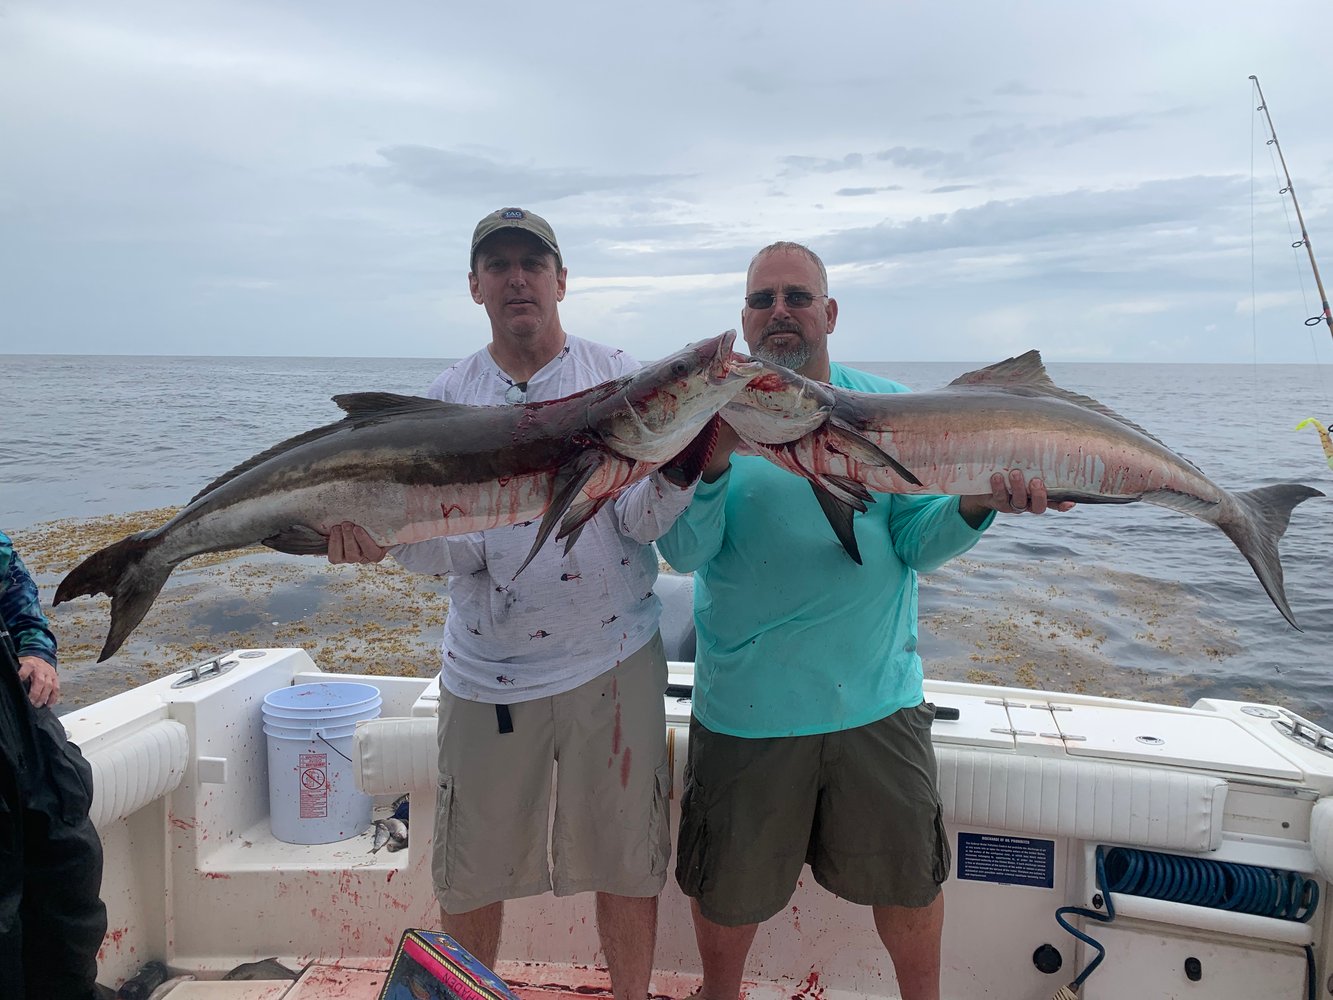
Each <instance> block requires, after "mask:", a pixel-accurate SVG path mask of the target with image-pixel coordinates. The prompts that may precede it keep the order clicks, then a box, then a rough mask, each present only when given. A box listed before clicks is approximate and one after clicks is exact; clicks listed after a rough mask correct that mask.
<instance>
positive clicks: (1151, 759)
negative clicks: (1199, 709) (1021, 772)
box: [1051, 705, 1305, 781]
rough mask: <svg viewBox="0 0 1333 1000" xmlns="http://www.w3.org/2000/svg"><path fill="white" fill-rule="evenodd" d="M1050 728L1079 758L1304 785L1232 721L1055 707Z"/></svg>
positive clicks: (1296, 770)
mask: <svg viewBox="0 0 1333 1000" xmlns="http://www.w3.org/2000/svg"><path fill="white" fill-rule="evenodd" d="M1056 707H1057V708H1058V709H1060V710H1058V711H1054V712H1052V713H1051V720H1052V725H1053V726H1054V727H1056V729H1057V730H1058V732H1059V735H1060V738H1061V739H1062V740H1063V741H1064V744H1065V750H1066V752H1068V753H1069V754H1071V755H1073V756H1078V757H1104V758H1112V759H1116V760H1138V761H1146V762H1148V763H1152V764H1161V765H1165V766H1172V765H1175V766H1177V767H1188V768H1198V769H1201V770H1207V771H1220V772H1223V773H1227V774H1239V775H1254V776H1257V777H1264V778H1279V779H1282V780H1285V781H1302V780H1303V779H1304V776H1305V775H1304V772H1303V771H1302V770H1301V769H1300V768H1298V767H1297V766H1295V765H1294V764H1293V763H1292V762H1291V761H1289V760H1287V759H1286V758H1285V757H1283V756H1281V755H1280V754H1279V753H1278V752H1277V751H1276V750H1273V749H1272V748H1270V747H1268V746H1265V745H1264V744H1263V743H1262V742H1260V741H1259V740H1258V739H1257V738H1256V737H1254V736H1253V735H1252V734H1251V733H1249V732H1247V731H1246V730H1245V729H1244V728H1242V727H1241V726H1239V725H1237V724H1236V723H1235V722H1233V721H1232V720H1231V719H1226V718H1222V717H1220V716H1214V715H1206V714H1202V713H1199V714H1194V713H1187V712H1162V711H1153V710H1150V709H1136V708H1129V707H1127V708H1120V707H1111V706H1103V705H1069V706H1068V711H1064V710H1063V709H1064V708H1065V707H1066V706H1064V705H1057V706H1056Z"/></svg>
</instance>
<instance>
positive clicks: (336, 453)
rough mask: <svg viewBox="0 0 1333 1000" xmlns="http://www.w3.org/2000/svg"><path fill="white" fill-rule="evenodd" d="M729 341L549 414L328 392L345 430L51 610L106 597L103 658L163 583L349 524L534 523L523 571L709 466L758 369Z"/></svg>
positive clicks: (78, 584) (76, 588)
mask: <svg viewBox="0 0 1333 1000" xmlns="http://www.w3.org/2000/svg"><path fill="white" fill-rule="evenodd" d="M735 336H736V335H735V333H734V332H727V333H724V334H721V335H719V336H717V337H713V338H711V339H710V340H705V341H700V342H699V343H697V344H692V345H691V346H690V347H687V348H686V349H685V350H683V351H680V352H678V353H676V354H673V355H671V356H670V357H667V358H664V359H663V360H661V361H658V362H655V363H653V364H649V365H646V366H644V367H643V368H641V369H640V370H639V371H637V372H635V373H634V374H632V375H627V376H624V377H622V378H619V379H614V380H612V381H609V382H605V383H603V384H601V385H598V386H594V387H593V388H591V389H587V390H584V391H583V392H579V393H575V394H574V395H572V396H567V397H566V398H564V399H559V400H553V401H551V402H544V403H532V404H528V405H523V406H464V405H460V404H457V403H442V402H439V401H437V400H432V399H423V398H420V397H416V396H399V395H393V394H390V393H354V394H351V395H346V396H337V397H335V398H334V401H335V402H336V403H337V404H338V405H339V406H340V407H342V409H343V410H344V411H345V412H346V414H347V415H346V417H344V418H343V419H342V420H341V421H339V422H338V423H334V424H329V425H327V426H325V427H319V428H316V429H315V430H312V431H308V432H307V433H305V434H302V435H299V436H298V437H294V438H291V439H290V440H287V441H284V442H282V443H281V444H278V445H275V446H274V447H272V448H270V449H268V450H267V451H265V452H263V453H261V454H259V455H256V456H255V457H254V458H252V459H250V460H249V461H247V462H245V463H244V464H242V465H240V466H237V467H236V468H235V469H233V470H232V471H231V472H228V473H227V474H225V475H224V476H222V477H221V478H220V479H218V480H216V481H215V482H214V483H212V484H211V485H209V486H208V487H206V488H205V489H204V490H203V492H201V493H200V494H199V495H198V496H196V497H195V498H194V499H193V500H191V501H190V504H189V505H188V506H187V507H186V508H185V509H184V510H182V511H181V512H180V513H179V514H177V515H176V516H175V517H173V518H172V519H171V520H170V521H168V522H167V523H166V524H164V525H162V526H161V527H159V528H155V529H153V530H151V531H142V532H139V533H137V534H134V535H130V536H129V537H127V538H123V539H121V540H120V541H118V542H116V543H114V544H112V545H109V546H107V547H106V548H104V549H102V550H101V551H99V552H95V553H94V554H93V555H91V556H89V557H88V558H87V559H85V560H84V561H83V562H82V563H80V564H79V565H78V566H76V567H75V568H74V569H73V570H72V571H71V572H70V573H69V575H68V576H66V577H65V579H64V580H63V581H61V584H60V586H59V587H58V588H57V590H56V596H55V603H56V604H60V603H62V602H64V601H68V600H70V599H71V598H75V597H80V596H82V595H85V594H110V595H111V628H110V631H109V632H108V634H107V639H106V644H105V646H104V647H103V649H102V653H101V655H100V656H99V657H98V659H99V660H105V659H106V658H107V657H108V656H111V655H112V654H113V653H115V651H116V650H117V649H119V648H120V646H121V644H122V643H123V642H124V641H125V639H126V637H127V636H128V635H129V634H130V632H131V631H133V629H134V627H135V626H136V625H138V624H139V622H140V621H141V620H142V619H143V616H144V615H145V614H146V613H147V612H148V609H149V608H150V607H152V604H153V601H154V600H156V598H157V595H158V592H159V591H160V590H161V589H162V585H163V584H164V583H165V582H166V580H167V577H168V576H169V575H170V574H171V571H172V570H173V569H175V568H176V566H177V565H178V564H179V563H181V562H182V561H184V560H186V559H188V558H190V557H191V556H195V555H200V554H202V553H205V552H221V551H225V550H228V549H237V548H242V547H244V546H247V545H254V544H256V543H262V544H264V545H267V546H269V547H270V548H273V549H277V550H278V551H280V552H289V553H294V554H298V555H323V554H324V553H326V552H327V551H328V538H327V534H328V531H329V530H330V529H331V528H332V527H333V526H334V525H336V524H339V523H340V522H343V521H351V522H354V523H356V524H359V525H361V526H362V527H363V528H365V529H366V530H367V531H368V532H369V533H370V534H371V536H372V537H373V538H374V539H375V540H376V541H377V542H378V543H379V544H380V545H384V546H387V545H393V544H397V543H400V542H416V541H422V540H424V539H427V538H435V537H439V536H441V535H457V534H464V533H468V532H474V531H481V530H483V529H487V528H494V527H498V526H500V525H506V524H519V523H521V522H526V521H535V520H537V519H538V518H540V519H541V525H540V528H539V530H538V531H537V535H536V539H535V540H534V542H533V545H532V549H531V551H530V553H529V555H528V559H529V560H531V558H532V556H533V555H535V554H536V552H537V550H538V549H539V548H541V546H542V544H543V543H544V542H545V541H546V539H547V538H548V537H549V536H550V534H551V533H552V532H553V531H554V530H555V529H556V526H557V525H559V526H560V530H559V532H558V534H557V537H558V538H566V537H567V538H568V539H569V540H570V541H569V544H573V540H574V539H575V538H577V536H578V533H579V530H580V529H581V528H582V526H583V525H584V524H585V523H587V521H588V520H590V519H591V518H592V517H593V516H594V515H595V514H596V513H597V511H598V510H599V509H600V508H601V507H602V505H603V504H605V503H606V502H607V501H608V500H612V499H614V497H615V496H617V495H618V494H619V493H620V492H621V491H622V490H624V489H625V488H626V487H627V486H629V485H630V484H632V483H634V482H637V481H638V480H640V479H643V478H644V477H645V476H647V475H648V474H649V473H651V472H652V471H653V470H655V469H657V468H660V467H661V466H662V465H664V464H665V463H667V462H668V461H670V460H673V459H674V460H675V461H674V462H673V464H674V465H678V466H684V469H685V476H686V478H688V477H689V476H690V475H691V474H692V475H697V474H698V471H699V469H701V468H702V466H703V463H704V462H705V461H706V460H707V455H706V454H693V452H694V451H696V450H702V451H706V450H709V449H711V447H712V441H713V439H714V436H713V435H700V431H702V430H704V429H705V428H706V427H707V426H708V424H709V421H710V420H712V419H713V417H714V415H715V414H716V413H717V411H718V410H719V409H720V408H721V407H722V406H723V405H725V404H726V402H727V401H728V400H730V399H731V398H732V396H734V395H735V394H736V393H737V392H739V391H740V390H741V389H742V388H743V387H744V385H745V383H746V381H747V380H748V379H749V378H750V377H751V376H753V375H755V374H758V373H759V371H760V370H761V367H760V365H759V363H758V362H753V361H749V360H747V359H745V358H744V357H741V356H739V355H733V354H732V353H731V346H732V343H733V342H734V340H735ZM697 437H702V438H704V439H706V440H705V441H704V443H703V447H702V449H698V448H691V442H693V441H695V439H696V438H697ZM682 452H687V454H686V455H685V456H681V453H682ZM523 565H524V566H526V565H527V562H526V561H525V562H524V564H523ZM519 569H520V571H521V570H522V567H519Z"/></svg>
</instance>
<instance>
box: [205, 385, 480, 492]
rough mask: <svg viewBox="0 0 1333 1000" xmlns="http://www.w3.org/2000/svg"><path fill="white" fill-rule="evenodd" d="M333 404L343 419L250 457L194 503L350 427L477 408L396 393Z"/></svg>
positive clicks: (357, 395) (358, 395)
mask: <svg viewBox="0 0 1333 1000" xmlns="http://www.w3.org/2000/svg"><path fill="white" fill-rule="evenodd" d="M333 401H334V402H335V403H337V404H338V406H339V407H340V408H341V409H342V410H343V412H344V413H346V414H347V415H346V416H345V417H343V419H342V420H339V421H337V422H336V423H332V424H325V425H324V426H323V427H315V428H313V429H311V430H308V431H305V432H304V433H301V434H298V435H296V437H290V438H288V439H287V440H285V441H279V442H278V443H277V444H275V445H274V446H273V447H271V448H266V449H264V450H263V451H261V452H260V453H259V454H258V455H253V456H251V457H250V458H247V459H246V460H245V461H244V462H242V463H241V464H240V465H238V466H236V467H235V468H234V469H228V470H227V471H226V472H224V473H223V474H222V475H220V476H218V477H217V478H216V479H214V480H213V481H212V482H211V483H209V484H208V485H207V486H205V487H204V488H203V489H202V490H200V491H199V492H198V493H196V494H195V495H194V496H192V497H190V503H194V502H195V501H196V500H198V499H199V498H200V497H203V496H207V495H208V494H209V493H212V492H213V491H214V490H215V489H217V488H218V487H219V486H222V485H225V484H226V483H229V482H231V481H232V480H233V479H235V478H236V477H237V476H239V475H241V474H242V473H245V472H249V471H250V470H251V469H253V468H255V467H256V466H259V465H262V464H264V463H265V462H267V461H268V460H269V459H270V458H275V457H276V456H278V455H281V454H283V453H284V452H288V451H291V450H292V449H293V448H299V447H301V446H302V445H305V444H309V443H310V442H311V441H318V440H319V439H320V438H323V437H328V436H329V435H330V434H336V433H338V432H339V431H346V430H348V429H349V428H350V427H361V426H365V424H367V423H373V422H374V421H376V420H381V419H384V418H386V417H391V416H402V415H403V414H405V413H418V412H428V411H436V410H451V409H455V410H456V409H464V410H466V409H473V407H469V406H465V405H464V404H462V403H445V402H442V401H440V400H438V399H427V398H426V397H425V396H402V395H399V394H397V393H392V392H348V393H344V394H342V395H340V396H334V397H333Z"/></svg>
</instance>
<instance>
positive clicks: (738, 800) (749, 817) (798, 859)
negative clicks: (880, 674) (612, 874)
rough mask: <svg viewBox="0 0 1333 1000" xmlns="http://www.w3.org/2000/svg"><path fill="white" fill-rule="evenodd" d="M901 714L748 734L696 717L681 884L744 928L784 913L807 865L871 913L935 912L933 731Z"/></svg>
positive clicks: (944, 842) (944, 866)
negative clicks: (887, 909)
mask: <svg viewBox="0 0 1333 1000" xmlns="http://www.w3.org/2000/svg"><path fill="white" fill-rule="evenodd" d="M934 718H935V707H934V706H933V705H931V704H929V703H927V702H923V703H922V704H920V705H918V706H916V707H915V708H904V709H901V710H900V711H897V712H894V713H893V714H892V715H890V716H888V717H887V718H884V719H880V720H879V721H878V722H872V723H870V724H869V725H865V726H860V727H859V728H856V729H848V730H844V731H842V732H836V733H824V734H819V735H814V736H788V737H780V738H775V739H747V738H743V737H736V736H726V735H723V734H721V733H714V732H712V731H710V730H708V729H706V728H705V727H704V726H703V725H702V724H701V723H700V722H699V720H698V719H694V718H692V719H691V720H690V746H689V758H688V762H687V764H686V769H685V791H684V795H683V796H682V798H681V818H680V837H679V839H678V841H677V845H676V881H677V882H679V883H680V887H681V889H682V890H683V891H684V892H685V894H686V895H687V896H692V897H694V898H695V899H696V900H698V902H699V908H700V910H701V911H702V912H703V915H704V916H705V917H707V918H708V919H709V920H711V921H713V922H714V923H717V924H722V925H724V926H728V927H736V926H740V925H742V924H757V923H762V922H763V921H765V920H767V919H768V918H769V917H771V916H773V915H774V914H776V913H778V912H779V911H780V910H782V909H784V908H785V907H786V905H787V903H788V901H789V900H790V899H791V896H792V893H793V892H794V891H795V889H796V882H797V879H798V878H799V877H800V874H801V866H802V865H804V864H807V863H808V864H809V865H810V868H811V870H812V871H813V873H814V877H815V880H816V881H817V882H818V883H819V884H820V885H822V886H823V887H824V888H826V889H828V890H829V891H830V892H832V893H834V894H836V895H838V896H840V897H842V898H843V899H846V900H850V901H851V902H853V903H861V904H864V905H869V906H911V907H920V906H927V905H929V904H930V903H931V902H932V901H933V900H934V899H935V897H936V896H937V895H938V894H939V891H940V885H941V884H942V883H943V882H944V880H945V879H947V878H948V877H949V865H950V853H949V843H948V838H947V836H946V834H945V832H944V820H943V815H942V809H941V807H940V798H939V792H938V791H937V786H936V775H937V769H936V764H935V750H934V747H933V746H932V745H931V742H930V726H931V723H932V722H933V721H934Z"/></svg>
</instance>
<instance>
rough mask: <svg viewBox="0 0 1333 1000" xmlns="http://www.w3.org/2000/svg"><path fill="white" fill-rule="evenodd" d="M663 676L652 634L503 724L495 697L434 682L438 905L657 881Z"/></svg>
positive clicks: (664, 777)
mask: <svg viewBox="0 0 1333 1000" xmlns="http://www.w3.org/2000/svg"><path fill="white" fill-rule="evenodd" d="M666 684H667V667H666V657H665V655H664V653H663V650H662V638H661V636H660V635H654V636H653V638H652V639H651V640H650V641H649V642H648V643H647V645H645V646H644V647H643V648H642V649H640V650H639V651H637V652H635V653H633V654H632V655H630V656H629V657H628V658H626V659H625V660H623V661H622V662H621V663H619V664H618V665H617V666H616V667H614V668H613V669H611V670H608V671H607V672H606V673H604V674H602V675H601V676H600V677H596V678H594V679H593V680H591V681H588V682H587V683H586V684H583V685H582V686H581V687H578V688H575V689H574V690H572V691H567V692H565V693H564V694H559V695H553V696H551V697H549V698H539V699H536V700H535V701H525V702H519V703H518V704H515V705H511V706H510V707H509V711H510V715H511V717H512V719H513V726H514V729H513V732H509V733H501V732H500V731H499V727H498V725H497V723H496V714H495V706H494V705H491V704H487V703H483V702H475V701H465V700H463V699H461V698H457V697H454V696H453V695H451V694H450V693H449V692H448V691H445V690H443V689H442V690H441V692H440V712H439V725H438V730H437V733H438V740H439V748H440V753H439V766H440V787H439V799H438V802H437V805H436V814H435V843H434V852H433V858H432V869H433V873H434V881H435V896H436V898H437V899H438V900H439V902H440V905H441V906H442V907H444V909H445V911H446V912H448V913H466V912H467V911H469V910H473V909H476V908H477V907H479V906H485V905H487V904H489V903H494V902H497V901H499V900H503V899H517V898H519V897H522V896H535V895H537V894H539V893H543V892H547V891H549V890H551V889H554V891H555V894H556V895H557V896H567V895H571V894H573V893H577V892H589V891H597V892H607V893H611V894H613V895H617V896H639V897H645V896H656V895H657V894H658V893H659V892H661V890H662V886H663V885H664V884H665V882H666V870H667V859H668V857H669V855H670V853H671V830H670V826H669V820H668V816H667V809H668V806H667V792H668V790H669V777H668V771H667V755H666V715H665V703H664V694H665V692H666ZM553 769H554V776H553V775H552V770H553ZM553 782H554V791H555V814H554V821H552V815H551V792H552V784H553ZM548 833H549V837H548Z"/></svg>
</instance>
